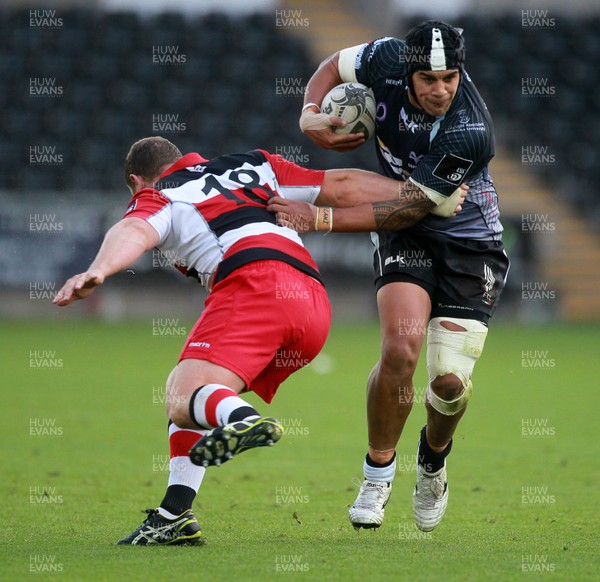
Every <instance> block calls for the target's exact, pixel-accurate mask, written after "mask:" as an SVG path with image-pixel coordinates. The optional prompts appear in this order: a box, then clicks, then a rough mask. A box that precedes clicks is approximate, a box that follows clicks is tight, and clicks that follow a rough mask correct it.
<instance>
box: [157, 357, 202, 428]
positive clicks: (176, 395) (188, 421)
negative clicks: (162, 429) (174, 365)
mask: <svg viewBox="0 0 600 582" xmlns="http://www.w3.org/2000/svg"><path fill="white" fill-rule="evenodd" d="M176 378H177V373H176V369H175V370H173V372H171V374H170V376H169V378H168V380H167V386H166V397H165V408H166V413H167V418H168V419H169V420H171V421H173V422H174V423H175V424H176V425H177V426H178V427H180V428H194V429H196V428H198V426H197V425H196V424H195V423H194V421H193V420H192V418H191V416H190V395H189V394H184V393H182V392H181V391H180V390H179V389H178V385H177V381H176Z"/></svg>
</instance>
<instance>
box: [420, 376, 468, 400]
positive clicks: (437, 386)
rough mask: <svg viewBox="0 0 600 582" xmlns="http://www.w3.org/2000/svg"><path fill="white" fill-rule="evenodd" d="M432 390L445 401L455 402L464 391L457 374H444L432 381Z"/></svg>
mask: <svg viewBox="0 0 600 582" xmlns="http://www.w3.org/2000/svg"><path fill="white" fill-rule="evenodd" d="M429 385H430V386H431V389H432V390H433V392H434V393H435V394H436V396H439V397H440V398H441V399H443V400H454V399H455V398H458V396H460V395H461V393H462V392H463V391H464V386H463V383H462V381H461V379H460V378H459V377H458V376H457V375H456V374H444V375H443V376H438V377H437V378H435V379H434V380H432V381H431V382H430V384H429Z"/></svg>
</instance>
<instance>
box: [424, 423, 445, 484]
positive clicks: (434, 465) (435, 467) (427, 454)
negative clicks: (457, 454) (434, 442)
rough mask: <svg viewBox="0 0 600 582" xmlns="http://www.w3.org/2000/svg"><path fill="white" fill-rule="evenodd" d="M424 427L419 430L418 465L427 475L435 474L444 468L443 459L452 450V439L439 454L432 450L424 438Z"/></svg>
mask: <svg viewBox="0 0 600 582" xmlns="http://www.w3.org/2000/svg"><path fill="white" fill-rule="evenodd" d="M426 428H427V427H426V426H424V427H423V428H422V429H421V440H420V441H419V453H418V463H419V465H421V467H423V468H424V469H425V471H427V473H435V472H436V471H439V470H440V469H441V468H442V467H443V466H444V459H445V458H446V457H447V456H448V455H449V453H450V451H451V450H452V439H450V442H449V443H448V445H447V446H446V448H445V449H444V450H443V451H440V452H439V453H438V452H436V451H434V450H432V449H431V447H430V446H429V443H428V442H427V437H426V436H425V430H426Z"/></svg>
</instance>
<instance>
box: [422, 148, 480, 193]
mask: <svg viewBox="0 0 600 582" xmlns="http://www.w3.org/2000/svg"><path fill="white" fill-rule="evenodd" d="M472 165H473V161H472V160H467V159H465V158H461V157H459V156H455V155H454V154H446V155H445V156H444V157H443V158H442V159H441V160H440V162H439V164H438V165H437V166H436V167H435V169H434V170H433V172H432V173H433V175H434V176H435V177H436V178H439V179H440V180H443V181H444V182H446V183H448V184H452V185H453V186H458V185H459V184H460V183H461V182H462V181H463V180H464V178H465V176H466V175H467V172H468V171H469V169H470V168H471V166H472Z"/></svg>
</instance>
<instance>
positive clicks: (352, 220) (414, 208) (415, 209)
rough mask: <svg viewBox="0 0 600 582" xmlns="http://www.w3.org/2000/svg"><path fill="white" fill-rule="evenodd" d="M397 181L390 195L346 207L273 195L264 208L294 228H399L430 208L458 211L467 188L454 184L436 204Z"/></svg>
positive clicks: (447, 212)
mask: <svg viewBox="0 0 600 582" xmlns="http://www.w3.org/2000/svg"><path fill="white" fill-rule="evenodd" d="M396 184H398V183H396ZM400 185H401V189H400V191H399V193H398V194H397V195H396V196H395V198H393V199H389V200H379V201H375V202H371V203H367V204H360V205H359V206H353V207H350V208H319V207H317V206H313V205H312V204H308V203H306V202H301V201H298V200H287V199H284V198H280V197H275V198H271V199H270V200H269V206H268V209H269V210H270V211H271V212H276V213H277V222H278V224H281V225H284V226H288V227H290V228H293V229H294V230H296V231H298V232H311V231H317V230H324V231H329V232H331V231H333V232H361V231H380V230H399V229H402V228H406V227H408V226H411V225H412V224H414V223H415V222H417V221H419V220H421V218H423V217H424V216H425V215H426V214H428V213H429V212H431V211H435V212H436V213H437V214H439V215H440V216H453V215H454V214H456V213H457V212H460V211H461V210H462V203H463V201H464V199H465V197H466V195H467V190H468V188H467V187H466V186H464V187H461V188H458V189H457V190H456V191H455V193H454V194H453V195H452V196H450V197H448V198H447V200H446V201H445V202H444V203H442V204H440V205H437V204H436V203H435V202H433V201H432V200H430V199H429V197H428V196H427V195H426V194H425V193H424V192H423V190H421V189H420V188H419V187H418V186H416V185H415V184H414V183H413V182H411V181H407V182H403V183H401V184H400ZM396 190H398V186H397V185H396ZM440 209H442V210H441V211H440Z"/></svg>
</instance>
